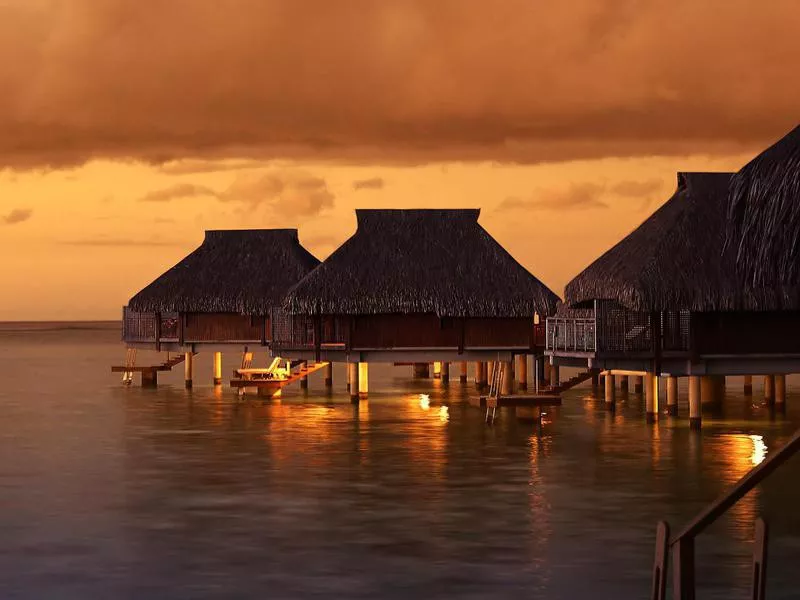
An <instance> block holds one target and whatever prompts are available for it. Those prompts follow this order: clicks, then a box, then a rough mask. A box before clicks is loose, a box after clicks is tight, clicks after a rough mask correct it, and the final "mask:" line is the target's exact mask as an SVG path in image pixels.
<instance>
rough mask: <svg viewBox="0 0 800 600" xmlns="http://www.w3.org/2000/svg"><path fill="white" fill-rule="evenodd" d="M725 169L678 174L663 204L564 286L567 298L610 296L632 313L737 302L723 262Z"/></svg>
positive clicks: (572, 302) (582, 299) (586, 299)
mask: <svg viewBox="0 0 800 600" xmlns="http://www.w3.org/2000/svg"><path fill="white" fill-rule="evenodd" d="M730 178H731V173H679V174H678V188H677V190H676V191H675V194H674V195H673V196H672V198H670V199H669V200H668V201H667V203H666V204H664V205H663V206H662V207H661V208H659V209H658V210H657V211H656V212H655V213H653V215H651V216H650V217H649V218H648V219H647V220H646V221H645V222H644V223H642V224H641V225H640V226H639V227H638V228H636V229H635V230H634V231H633V233H631V234H630V235H628V236H627V237H626V238H624V239H623V240H622V241H620V242H619V243H618V244H617V245H616V246H614V247H613V248H611V249H610V250H609V251H608V252H606V253H605V254H603V255H602V256H601V257H600V258H598V259H597V260H595V261H594V262H593V263H592V264H591V265H589V266H588V267H587V268H586V269H585V270H584V271H583V272H582V273H580V274H579V275H578V276H577V277H575V279H573V280H572V281H571V282H570V283H569V284H568V285H567V287H566V293H565V295H566V302H567V304H570V305H573V306H575V305H580V304H586V303H588V302H589V301H592V300H595V299H597V300H616V301H617V302H619V303H621V304H623V305H624V306H626V307H628V308H630V309H632V310H681V309H683V310H724V309H728V308H732V307H733V306H734V304H735V303H736V301H737V300H736V298H735V296H734V293H735V289H736V286H735V281H734V277H733V275H732V268H733V265H732V261H731V260H727V259H723V257H722V254H723V245H724V225H725V206H726V200H727V193H728V186H729V182H730Z"/></svg>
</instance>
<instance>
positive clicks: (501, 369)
mask: <svg viewBox="0 0 800 600" xmlns="http://www.w3.org/2000/svg"><path fill="white" fill-rule="evenodd" d="M504 374H505V365H504V364H503V363H502V362H500V361H498V362H496V363H495V366H494V371H492V381H491V382H490V383H489V395H488V396H486V422H487V423H489V424H492V423H494V419H495V416H496V415H497V404H498V401H499V400H500V386H501V385H502V381H503V375H504Z"/></svg>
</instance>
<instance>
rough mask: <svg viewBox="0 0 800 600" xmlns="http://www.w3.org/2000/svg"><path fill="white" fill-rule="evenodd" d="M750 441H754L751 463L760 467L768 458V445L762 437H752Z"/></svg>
mask: <svg viewBox="0 0 800 600" xmlns="http://www.w3.org/2000/svg"><path fill="white" fill-rule="evenodd" d="M750 439H751V440H752V441H753V454H752V455H751V456H750V462H752V463H753V465H760V464H761V462H762V461H763V460H764V459H765V458H767V445H766V444H765V443H764V438H763V437H762V436H760V435H751V436H750Z"/></svg>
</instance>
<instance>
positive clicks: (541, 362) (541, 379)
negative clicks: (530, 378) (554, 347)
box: [534, 356, 547, 387]
mask: <svg viewBox="0 0 800 600" xmlns="http://www.w3.org/2000/svg"><path fill="white" fill-rule="evenodd" d="M534 360H535V361H536V367H535V368H536V376H535V378H534V379H535V380H536V384H537V385H538V386H539V387H543V386H544V385H545V375H544V372H545V369H546V365H547V361H546V360H545V357H544V356H537V357H536V358H535V359H534Z"/></svg>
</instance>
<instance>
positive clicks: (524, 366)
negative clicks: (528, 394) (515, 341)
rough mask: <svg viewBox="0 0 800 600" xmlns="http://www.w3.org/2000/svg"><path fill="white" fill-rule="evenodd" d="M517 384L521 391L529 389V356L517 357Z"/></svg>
mask: <svg viewBox="0 0 800 600" xmlns="http://www.w3.org/2000/svg"><path fill="white" fill-rule="evenodd" d="M517 383H518V385H519V389H520V390H523V391H524V390H527V389H528V355H527V354H520V355H518V356H517Z"/></svg>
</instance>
